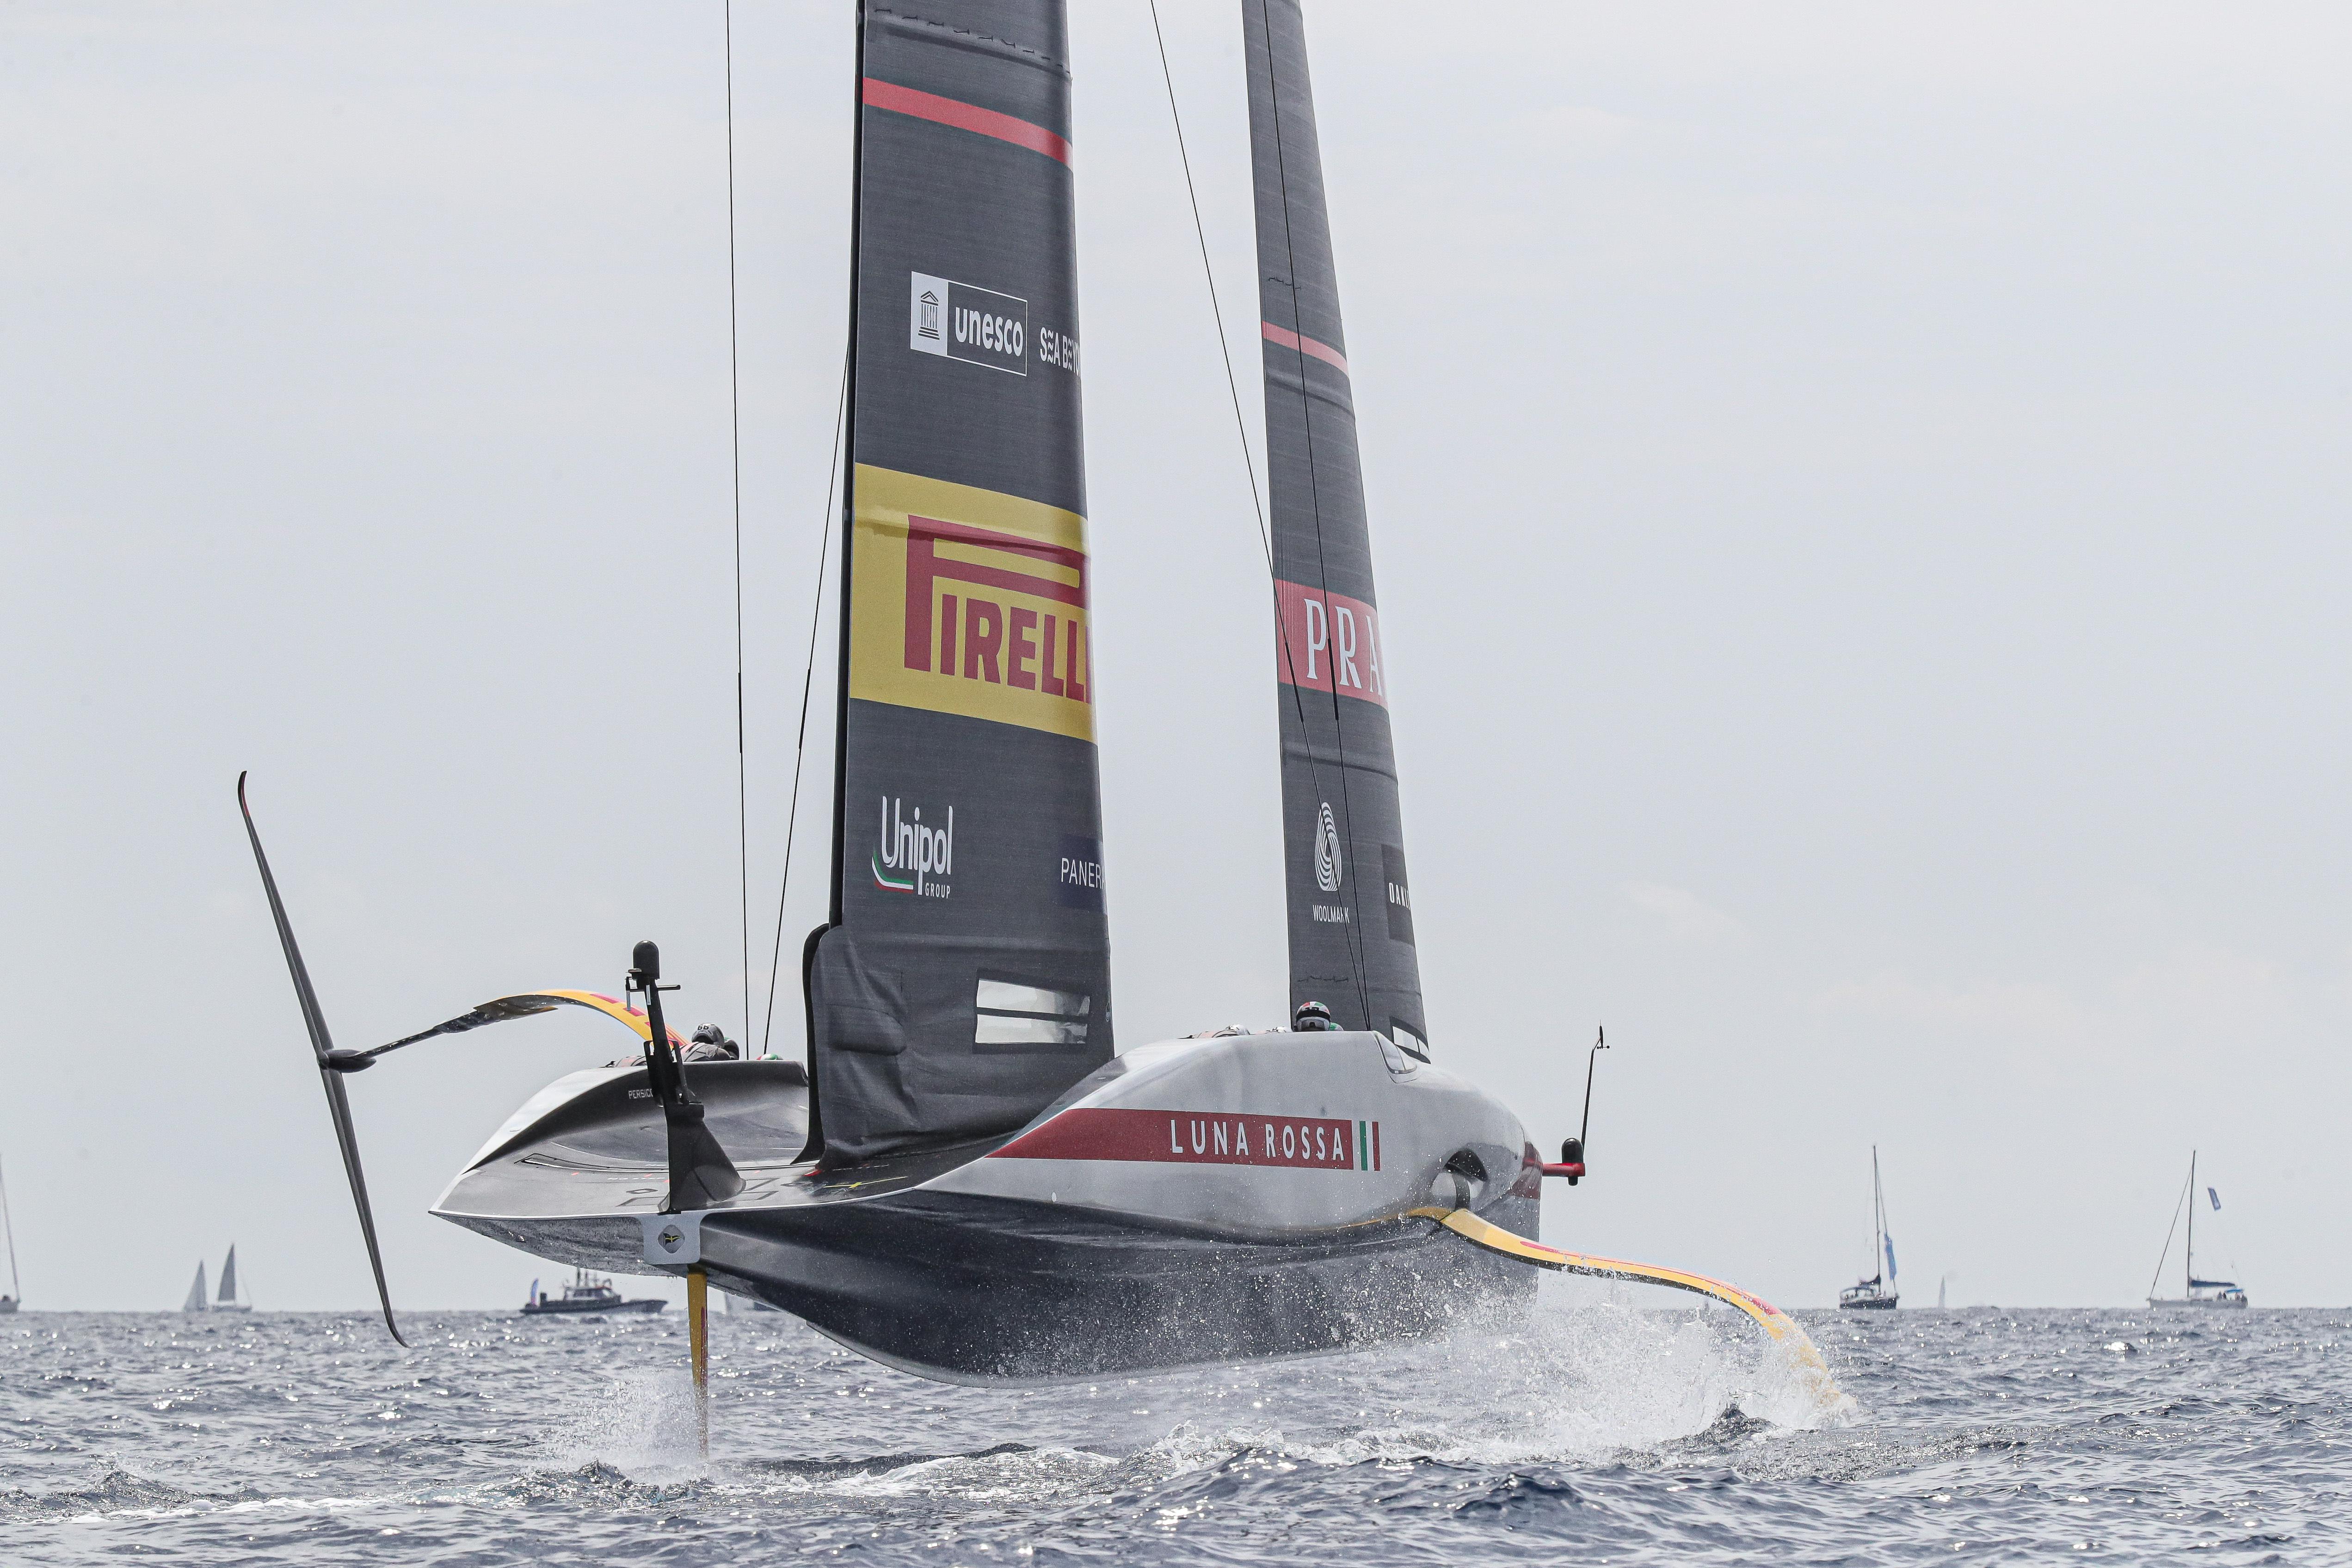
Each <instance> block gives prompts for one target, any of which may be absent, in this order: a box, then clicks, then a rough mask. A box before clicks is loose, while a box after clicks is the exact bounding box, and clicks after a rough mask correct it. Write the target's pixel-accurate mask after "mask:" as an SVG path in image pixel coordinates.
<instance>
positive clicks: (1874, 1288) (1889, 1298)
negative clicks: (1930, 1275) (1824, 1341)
mask: <svg viewBox="0 0 2352 1568" xmlns="http://www.w3.org/2000/svg"><path fill="white" fill-rule="evenodd" d="M1900 1296H1901V1293H1900V1292H1899V1291H1897V1290H1896V1289H1895V1239H1894V1238H1893V1237H1892V1236H1889V1235H1888V1234H1887V1233H1886V1189H1885V1186H1882V1185H1881V1184H1880V1182H1879V1179H1878V1145H1876V1144H1873V1145H1870V1273H1869V1275H1868V1276H1867V1277H1865V1278H1864V1279H1861V1280H1858V1281H1855V1282H1854V1283H1853V1284H1851V1285H1848V1286H1847V1287H1846V1288H1845V1289H1844V1290H1843V1291H1839V1292H1838V1305H1839V1306H1840V1307H1841V1308H1843V1310H1845V1311H1847V1312H1893V1311H1894V1310H1895V1302H1896V1301H1898V1300H1899V1299H1900ZM1936 1304H1937V1306H1941V1305H1943V1301H1942V1298H1941V1293H1940V1292H1938V1296H1937V1303H1936Z"/></svg>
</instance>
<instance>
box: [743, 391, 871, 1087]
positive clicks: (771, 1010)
mask: <svg viewBox="0 0 2352 1568" xmlns="http://www.w3.org/2000/svg"><path fill="white" fill-rule="evenodd" d="M855 351H856V349H855V347H854V346H853V347H852V348H851V349H850V350H848V352H845V354H844V355H843V356H842V363H841V392H840V394H839V396H838V397H837V398H836V399H835V402H834V405H833V453H832V455H830V456H828V457H827V458H826V459H825V460H824V473H825V479H824V521H823V523H822V524H821V525H820V528H819V531H818V533H817V543H816V591H815V592H814V594H813V595H812V596H811V599H810V603H809V632H808V658H807V660H806V661H805V662H804V663H803V664H802V666H801V722H800V729H799V735H798V738H797V739H795V740H794V741H793V799H792V805H791V806H790V807H788V808H787V809H786V810H785V811H784V875H783V881H782V885H781V886H779V887H778V888H777V889H776V945H775V947H774V949H773V950H772V951H771V952H770V953H769V955H768V1010H767V1014H766V1016H765V1017H763V1018H762V1019H761V1021H760V1054H761V1056H765V1055H767V1054H768V1040H769V1037H770V1035H771V1034H772V1032H773V1031H774V1029H775V1024H776V977H777V975H778V973H779V972H780V971H781V970H782V967H783V955H784V900H785V899H786V898H787V897H789V896H790V895H791V894H792V891H793V842H794V841H796V840H797V839H798V838H799V836H800V835H799V833H798V832H797V831H795V829H796V827H797V826H798V823H799V821H800V813H801V764H802V763H803V762H804V761H806V760H807V758H808V713H809V687H810V685H811V684H812V682H813V681H814V678H815V675H816V632H817V624H818V622H821V621H822V620H823V619H824V563H825V559H826V552H827V551H828V550H830V549H831V548H832V546H833V490H834V486H835V484H837V483H839V481H840V478H841V462H840V459H841V421H842V415H843V414H844V413H846V412H847V411H848V407H849V359H848V353H854V352H855ZM743 1035H744V1047H743V1049H744V1050H745V1051H750V1050H751V1026H750V1025H749V1024H748V1023H747V1024H746V1025H745V1026H744V1030H743Z"/></svg>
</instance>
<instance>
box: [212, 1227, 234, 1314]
mask: <svg viewBox="0 0 2352 1568" xmlns="http://www.w3.org/2000/svg"><path fill="white" fill-rule="evenodd" d="M215 1300H217V1301H219V1302H220V1303H221V1304H222V1305H223V1306H226V1305H227V1304H228V1303H229V1302H231V1301H236V1242H234V1241H232V1242H230V1243H229V1244H228V1256H227V1257H226V1259H224V1260H222V1262H221V1282H220V1294H219V1296H218V1297H216V1298H215Z"/></svg>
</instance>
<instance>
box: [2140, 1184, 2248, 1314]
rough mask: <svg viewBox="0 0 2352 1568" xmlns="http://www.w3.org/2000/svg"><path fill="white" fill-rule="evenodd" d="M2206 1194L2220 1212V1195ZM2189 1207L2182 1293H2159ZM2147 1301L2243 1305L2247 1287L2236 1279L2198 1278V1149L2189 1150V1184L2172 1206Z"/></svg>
mask: <svg viewBox="0 0 2352 1568" xmlns="http://www.w3.org/2000/svg"><path fill="white" fill-rule="evenodd" d="M2205 1195H2206V1197H2208V1198H2210V1200H2211V1201H2212V1204H2213V1208H2214V1211H2215V1212H2216V1213H2219V1212H2220V1211H2221V1194H2220V1193H2218V1192H2215V1191H2214V1190H2213V1189H2212V1188H2211V1187H2210V1186H2209V1187H2207V1188H2206V1189H2205ZM2183 1205H2185V1206H2187V1207H2188V1210H2189V1240H2188V1245H2187V1246H2186V1247H2185V1248H2184V1249H2183V1250H2182V1253H2181V1260H2180V1270H2181V1274H2180V1283H2181V1294H2179V1295H2178V1296H2159V1295H2158V1294H2157V1293H2156V1281H2157V1280H2160V1279H2162V1278H2163V1277H2164V1260H2166V1259H2167V1258H2169V1257H2170V1256H2171V1255H2172V1233H2173V1231H2175V1230H2178V1229H2179V1228H2180V1210H2181V1207H2182V1206H2183ZM2147 1304H2148V1305H2149V1306H2151V1307H2228V1308H2235V1307H2243V1306H2245V1305H2246V1291H2245V1287H2243V1286H2242V1285H2240V1284H2239V1283H2238V1282H2237V1281H2235V1280H2200V1279H2199V1278H2198V1277H2197V1151H2196V1150H2194V1149H2191V1150H2189V1184H2188V1185H2187V1186H2184V1187H2182V1188H2181V1189H2180V1202H2179V1203H2176V1204H2174V1205H2173V1206H2172V1225H2171V1227H2170V1228H2168V1229H2167V1230H2166V1231H2165V1233H2164V1250H2163V1251H2162V1252H2159V1253H2158V1254H2157V1259H2156V1276H2155V1278H2154V1279H2151V1280H2149V1281H2148V1282H2147Z"/></svg>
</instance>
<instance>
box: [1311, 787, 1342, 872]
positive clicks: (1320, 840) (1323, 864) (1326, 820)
mask: <svg viewBox="0 0 2352 1568" xmlns="http://www.w3.org/2000/svg"><path fill="white" fill-rule="evenodd" d="M1347 874H1348V868H1347V863H1346V862H1344V861H1342V860H1341V859H1340V858H1339V824H1338V823H1337V822H1335V821H1332V820H1331V802H1330V801H1328V800H1326V801H1324V802H1323V811H1322V818H1321V821H1318V823H1317V824H1316V828H1315V885H1316V886H1318V887H1319V888H1321V889H1322V890H1323V891H1324V892H1326V893H1337V892H1339V884H1340V883H1342V882H1344V881H1346V880H1347Z"/></svg>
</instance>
